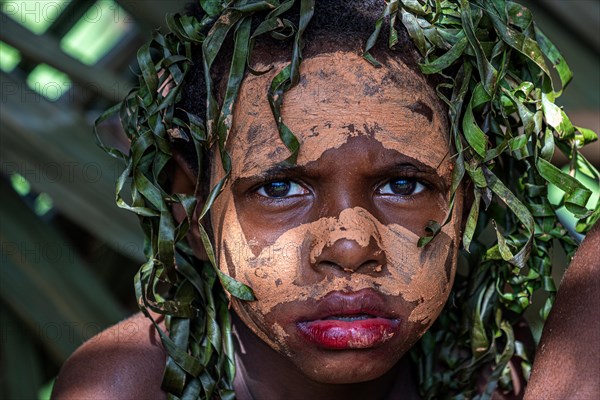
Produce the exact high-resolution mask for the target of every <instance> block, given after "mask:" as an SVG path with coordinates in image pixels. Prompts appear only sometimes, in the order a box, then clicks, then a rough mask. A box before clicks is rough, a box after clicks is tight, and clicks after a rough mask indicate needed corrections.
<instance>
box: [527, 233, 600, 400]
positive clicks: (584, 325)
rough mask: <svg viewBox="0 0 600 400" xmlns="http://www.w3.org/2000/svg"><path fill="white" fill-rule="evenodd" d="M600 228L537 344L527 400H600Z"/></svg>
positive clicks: (575, 264)
mask: <svg viewBox="0 0 600 400" xmlns="http://www.w3.org/2000/svg"><path fill="white" fill-rule="evenodd" d="M599 309H600V224H599V223H596V225H595V226H594V227H593V228H592V230H591V231H590V232H589V233H588V234H587V237H586V238H585V240H584V241H583V242H582V244H581V246H580V247H579V249H578V250H577V253H576V254H575V257H573V261H572V262H571V265H570V266H569V269H568V270H567V273H566V274H565V276H564V278H563V280H562V282H561V284H560V287H559V289H558V294H557V297H556V302H555V304H554V307H553V308H552V311H551V312H550V315H549V317H548V320H547V322H546V326H545V327H544V331H543V333H542V339H541V341H540V344H539V346H538V350H537V354H536V357H535V362H534V364H533V369H532V374H531V379H530V381H529V386H528V388H527V392H526V394H525V399H527V400H530V399H531V400H533V399H598V398H600V380H599V379H598V371H599V370H600V334H599V333H598V332H600V319H599V318H598V310H599Z"/></svg>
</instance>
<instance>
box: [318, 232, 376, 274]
mask: <svg viewBox="0 0 600 400" xmlns="http://www.w3.org/2000/svg"><path fill="white" fill-rule="evenodd" d="M385 265H386V257H385V253H384V252H383V250H382V249H381V248H380V246H379V244H378V243H377V241H376V240H375V238H374V237H372V236H371V238H370V240H369V243H368V244H367V245H366V246H365V245H361V244H360V243H358V242H357V241H355V240H351V239H338V240H336V241H335V242H334V243H332V244H331V245H328V246H325V247H324V248H323V250H322V251H321V254H319V255H318V256H317V257H316V258H315V261H314V264H313V268H315V269H316V270H317V271H318V272H321V273H329V272H332V271H335V272H340V271H343V272H345V273H354V272H360V273H367V274H372V273H378V272H381V271H382V270H383V268H384V267H385Z"/></svg>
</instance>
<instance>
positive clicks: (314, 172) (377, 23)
mask: <svg viewBox="0 0 600 400" xmlns="http://www.w3.org/2000/svg"><path fill="white" fill-rule="evenodd" d="M294 3H299V4H294ZM423 3H426V4H427V6H426V7H425V6H422V5H420V4H419V3H416V2H409V1H405V2H397V1H390V2H383V1H366V2H341V1H333V0H331V1H330V0H327V1H325V0H322V1H319V2H313V1H308V0H302V1H300V2H294V1H286V2H283V3H280V2H278V1H268V2H246V1H239V2H233V4H230V5H229V7H226V5H225V4H221V3H220V2H204V1H200V5H201V7H202V8H199V7H196V10H195V11H193V14H195V15H196V16H197V18H193V17H187V16H186V17H181V18H180V17H174V18H171V19H170V20H169V25H170V27H171V28H172V30H173V34H171V35H170V36H162V35H159V34H157V36H156V37H155V39H154V41H153V43H152V45H151V46H146V47H143V48H142V49H141V50H140V52H139V53H138V58H139V60H140V64H141V70H142V78H141V85H140V89H139V90H138V91H137V92H135V93H134V94H132V95H131V96H129V97H128V98H127V99H126V100H125V102H124V103H123V108H122V112H121V116H122V119H123V121H124V127H125V129H126V131H127V133H128V135H129V137H130V139H131V151H130V155H128V156H124V155H120V154H118V152H116V151H115V150H109V151H110V152H111V153H112V154H113V155H117V156H122V157H123V158H124V159H126V161H127V168H126V170H125V172H124V174H123V176H122V178H121V179H120V180H119V182H118V191H119V193H120V191H121V189H122V188H123V185H124V182H125V180H126V178H127V177H131V178H132V180H133V181H132V190H133V191H132V199H133V200H132V203H131V204H130V205H128V204H126V203H125V202H124V201H123V200H122V199H121V198H120V197H119V198H118V203H119V204H120V205H121V206H122V207H125V208H128V209H131V210H132V211H134V212H136V213H137V214H138V215H140V217H141V222H142V226H143V227H144V229H145V231H146V234H147V239H148V240H147V256H148V262H147V263H146V264H145V265H144V266H143V267H142V269H141V270H140V272H139V274H138V276H137V277H136V294H137V297H138V300H139V303H140V306H141V308H142V311H143V312H144V314H145V315H146V316H148V317H150V319H144V318H143V317H142V316H140V315H138V316H135V317H133V318H132V319H130V320H127V321H125V322H122V323H121V324H119V325H117V326H116V327H113V328H111V329H110V330H109V331H107V332H105V333H103V334H101V335H100V337H99V338H98V339H96V340H93V341H91V342H90V343H88V344H86V345H84V346H83V347H82V349H80V350H78V352H77V353H76V354H75V355H74V356H73V357H72V358H71V359H70V361H69V362H68V363H67V365H66V366H65V367H64V369H63V372H62V373H61V376H60V377H59V379H58V381H57V384H56V386H57V388H56V390H55V394H56V396H57V397H58V398H69V397H71V398H89V397H96V398H103V397H109V398H114V397H123V398H140V397H141V398H161V397H165V396H166V393H170V394H171V395H174V396H178V397H181V398H232V397H233V396H236V397H237V398H240V399H252V398H256V399H280V398H290V399H306V398H315V399H321V398H323V399H326V398H327V399H331V398H334V399H337V398H340V399H342V398H343V399H352V398H360V399H364V398H370V399H371V398H372V399H385V398H390V399H391V398H394V399H395V398H419V397H420V396H421V397H428V398H431V397H451V396H453V395H463V396H465V397H473V396H475V395H476V394H477V393H481V394H482V395H483V396H484V397H485V396H492V395H495V396H501V395H502V393H504V394H505V395H506V396H509V397H510V396H520V395H522V382H521V380H522V378H521V377H520V376H519V374H522V370H521V368H518V367H517V366H516V364H515V360H518V361H519V362H520V361H525V360H527V356H526V354H524V353H523V352H522V351H520V350H519V349H521V348H522V346H521V344H520V343H518V344H517V345H515V343H516V342H515V338H514V333H513V329H512V326H511V323H512V324H516V322H517V318H516V317H515V315H514V314H511V312H513V313H514V312H516V313H521V312H522V311H523V309H524V307H525V306H526V305H527V304H528V302H529V299H530V296H531V293H532V291H533V290H534V289H536V288H538V287H540V286H541V285H542V283H543V284H544V285H545V286H544V289H546V290H547V291H552V287H551V284H550V283H548V282H549V281H548V279H547V278H548V277H549V275H550V265H549V258H548V257H549V256H548V254H549V248H550V246H551V240H550V239H553V238H556V239H559V240H561V241H562V243H563V244H564V245H566V246H572V245H573V244H574V243H573V241H572V240H571V239H569V237H568V235H567V234H566V232H565V231H564V229H562V228H561V227H560V225H558V224H557V222H556V217H555V216H554V212H553V209H552V206H551V205H549V204H548V203H547V201H546V199H545V197H544V195H543V194H544V187H545V186H544V185H545V184H546V181H552V182H558V181H560V179H562V181H561V182H563V183H562V186H561V188H563V189H564V190H565V191H566V192H567V197H566V199H565V204H567V206H568V207H569V208H570V209H571V210H573V211H574V212H576V213H577V214H578V215H580V216H581V217H582V218H583V217H588V216H589V215H590V212H588V211H587V210H586V209H585V207H584V205H585V201H586V200H587V198H585V196H586V195H587V196H589V195H588V194H586V193H585V189H584V188H582V187H581V185H580V184H579V183H578V181H576V180H575V179H572V178H570V180H568V179H567V178H565V177H564V175H558V174H560V172H557V171H555V168H554V167H552V166H551V164H549V163H548V162H547V161H546V160H548V159H549V158H550V157H551V155H552V152H553V149H554V143H555V142H556V143H557V144H558V145H559V146H561V148H565V149H566V151H568V152H569V151H571V148H572V147H573V146H571V147H569V146H565V145H564V144H567V143H568V144H570V145H572V144H573V143H574V140H575V139H574V137H575V136H576V135H579V136H580V137H579V136H578V137H577V138H578V139H579V143H583V142H586V141H589V140H590V137H591V136H592V134H590V133H588V132H587V131H585V130H579V131H578V132H575V130H574V129H573V128H572V127H569V126H568V125H569V123H568V119H567V118H566V116H563V115H564V114H562V113H561V111H560V109H558V108H556V106H554V104H553V100H554V97H556V93H555V92H554V91H553V90H552V88H551V87H550V81H549V74H547V73H546V72H547V70H546V67H545V64H542V63H543V62H544V61H543V55H542V53H543V52H545V53H546V54H552V55H553V56H554V57H553V58H552V59H553V60H557V61H556V62H557V64H559V63H560V62H561V59H560V55H557V54H555V49H554V48H553V47H552V45H551V44H550V43H549V42H547V40H546V39H545V38H544V37H543V36H541V33H539V32H537V31H535V30H534V28H533V25H531V21H530V16H529V14H528V13H527V11H526V10H524V9H521V8H520V7H518V6H516V5H514V4H513V3H504V2H503V1H496V2H493V4H491V2H473V4H470V3H469V2H467V1H465V0H463V1H460V2H443V3H436V2H423ZM436 4H437V7H436ZM400 20H401V21H402V24H403V25H404V26H405V27H406V29H404V28H400V23H399V21H400ZM383 32H387V36H388V39H389V40H388V41H387V42H384V40H383V36H384V35H385V34H384V33H383ZM205 35H206V36H205ZM380 36H381V37H380ZM532 37H533V38H538V39H539V38H543V39H544V40H545V41H543V42H542V49H540V48H539V47H538V46H537V44H535V40H534V39H532ZM411 40H412V41H414V42H415V45H416V47H415V45H413V44H412V41H411ZM518 40H520V42H519V43H520V46H521V50H522V49H523V48H525V47H526V51H524V52H523V53H521V52H520V51H519V43H517V42H515V41H518ZM540 40H541V39H540ZM525 45H526V46H525ZM524 46H525V47H524ZM190 60H192V61H193V62H190ZM247 62H248V65H246V63H247ZM560 72H561V79H562V80H563V84H564V83H566V82H567V81H568V77H567V75H568V74H567V72H565V70H564V68H563V67H562V65H561V69H560ZM424 73H425V74H424ZM436 74H437V75H436ZM101 120H102V118H101ZM559 120H560V121H559ZM569 135H570V136H569ZM563 143H564V144H563ZM575 151H576V149H575ZM582 165H583V166H584V167H586V168H587V169H588V171H589V172H590V173H594V170H593V167H591V166H589V165H586V164H585V163H584V162H582ZM553 168H554V169H553ZM465 174H466V175H468V176H469V178H470V182H467V179H466V178H465V179H463V176H464V175H465ZM557 176H559V177H560V179H558V178H556V177H557ZM565 180H568V182H569V185H566V184H564V181H565ZM507 186H508V187H507ZM509 187H510V188H511V189H512V190H513V191H514V192H515V193H516V195H515V194H514V193H513V191H511V190H510V189H509ZM584 198H585V199H584ZM523 202H525V204H526V205H524V204H523ZM480 203H481V204H480ZM480 206H481V207H480ZM480 208H481V214H482V218H480V219H479V226H478V215H479V214H480ZM484 208H485V209H486V210H487V212H486V213H484V212H483V209H484ZM595 215H596V218H597V213H596V214H595ZM500 216H502V218H499V217H500ZM490 217H491V218H493V220H492V221H493V222H490V219H489V218H490ZM590 218H591V217H590ZM490 223H493V225H494V226H496V224H501V226H502V228H501V229H500V230H499V231H498V236H497V244H491V245H490V244H488V249H486V248H485V247H484V245H483V244H479V243H476V241H473V243H471V242H472V240H473V238H474V237H475V238H478V235H479V233H480V232H481V230H482V228H483V227H485V225H486V224H490ZM461 242H462V245H463V246H464V247H465V249H466V250H470V251H471V253H470V254H468V253H466V254H465V256H464V258H465V261H467V262H470V265H471V266H470V267H469V268H470V269H465V271H459V272H457V270H458V264H459V247H460V246H461ZM532 249H533V251H532ZM531 252H533V254H532V255H531V256H529V254H530V253H531ZM200 260H202V261H200ZM455 281H456V282H455ZM453 285H454V288H453ZM223 288H224V289H225V291H224V290H223ZM226 296H227V297H226ZM449 297H451V301H450V302H448V304H446V303H447V301H448V299H449ZM445 305H446V308H445V309H444V306H445ZM442 311H443V313H442ZM440 313H442V315H441V317H440V318H439V319H438V316H439V315H440ZM436 319H438V321H437V322H436V326H435V327H433V328H431V327H432V324H433V323H434V321H436ZM153 324H154V327H153V326H152V325H153ZM155 327H156V328H157V330H154V328H155ZM127 328H130V329H133V330H134V331H135V332H134V334H133V335H131V336H126V338H127V340H122V338H123V337H124V335H123V332H124V331H125V330H126V329H127ZM430 328H431V330H430ZM419 340H420V341H419ZM515 349H517V351H515ZM409 351H412V355H413V357H412V358H409V357H408V353H409ZM513 356H515V357H517V358H515V359H513V360H512V361H511V359H512V358H513ZM519 358H520V359H519ZM165 360H166V368H165V367H163V366H164V365H165ZM163 371H164V376H163ZM161 377H162V386H161V385H160V381H161ZM499 384H500V385H499Z"/></svg>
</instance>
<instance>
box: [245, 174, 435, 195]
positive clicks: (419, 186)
mask: <svg viewBox="0 0 600 400" xmlns="http://www.w3.org/2000/svg"><path fill="white" fill-rule="evenodd" d="M399 181H407V182H408V183H409V184H414V185H415V186H416V187H415V188H414V189H412V190H411V193H409V194H400V193H393V189H392V188H391V186H390V185H391V184H393V183H394V182H399ZM279 183H283V184H287V185H288V186H289V189H288V191H287V192H286V193H285V194H284V195H282V196H279V197H277V196H272V195H269V194H268V193H267V192H266V190H265V188H267V186H269V185H273V184H279ZM386 186H390V188H389V190H386V192H383V191H384V188H385V187H386ZM429 188H430V184H429V183H428V182H427V181H425V180H423V179H419V178H417V177H411V176H400V177H394V178H392V179H388V180H386V181H385V182H384V183H383V184H379V185H378V186H377V188H376V193H377V194H380V195H383V196H390V197H401V198H403V199H412V198H413V197H414V196H415V195H418V194H419V193H422V192H423V191H425V190H427V189H429ZM293 189H295V191H296V192H299V191H302V193H293V194H291V195H290V194H289V192H290V191H292V190H293ZM387 191H389V193H387ZM252 192H253V193H255V194H256V195H258V196H260V197H262V198H264V199H268V200H269V201H285V200H286V199H290V198H293V197H297V196H301V195H303V194H307V192H308V190H307V189H306V188H304V186H303V185H301V184H300V183H298V182H296V181H293V180H290V179H276V180H271V181H269V182H266V183H263V184H262V185H260V186H257V187H255V189H253V190H252Z"/></svg>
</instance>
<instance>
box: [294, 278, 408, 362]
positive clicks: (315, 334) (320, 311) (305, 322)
mask: <svg viewBox="0 0 600 400" xmlns="http://www.w3.org/2000/svg"><path fill="white" fill-rule="evenodd" d="M296 325H297V327H298V330H299V332H300V334H301V335H302V336H303V337H304V338H305V339H306V340H308V341H310V342H312V343H314V344H316V345H317V346H319V347H322V348H324V349H330V350H345V349H368V348H373V347H377V346H379V345H381V344H383V343H384V342H386V341H388V340H389V339H391V338H392V337H393V336H395V335H396V334H397V333H398V332H399V330H400V319H399V318H398V317H397V316H396V315H394V313H393V312H391V311H388V310H386V307H385V301H384V299H383V298H382V297H381V295H379V294H378V293H377V292H374V291H372V290H369V289H366V290H361V291H359V292H353V293H343V292H332V293H329V294H328V295H327V296H325V297H324V298H323V299H322V300H320V301H319V302H318V303H317V305H316V310H315V312H314V313H311V315H308V316H306V317H305V318H301V319H300V320H299V321H298V322H297V324H296Z"/></svg>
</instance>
